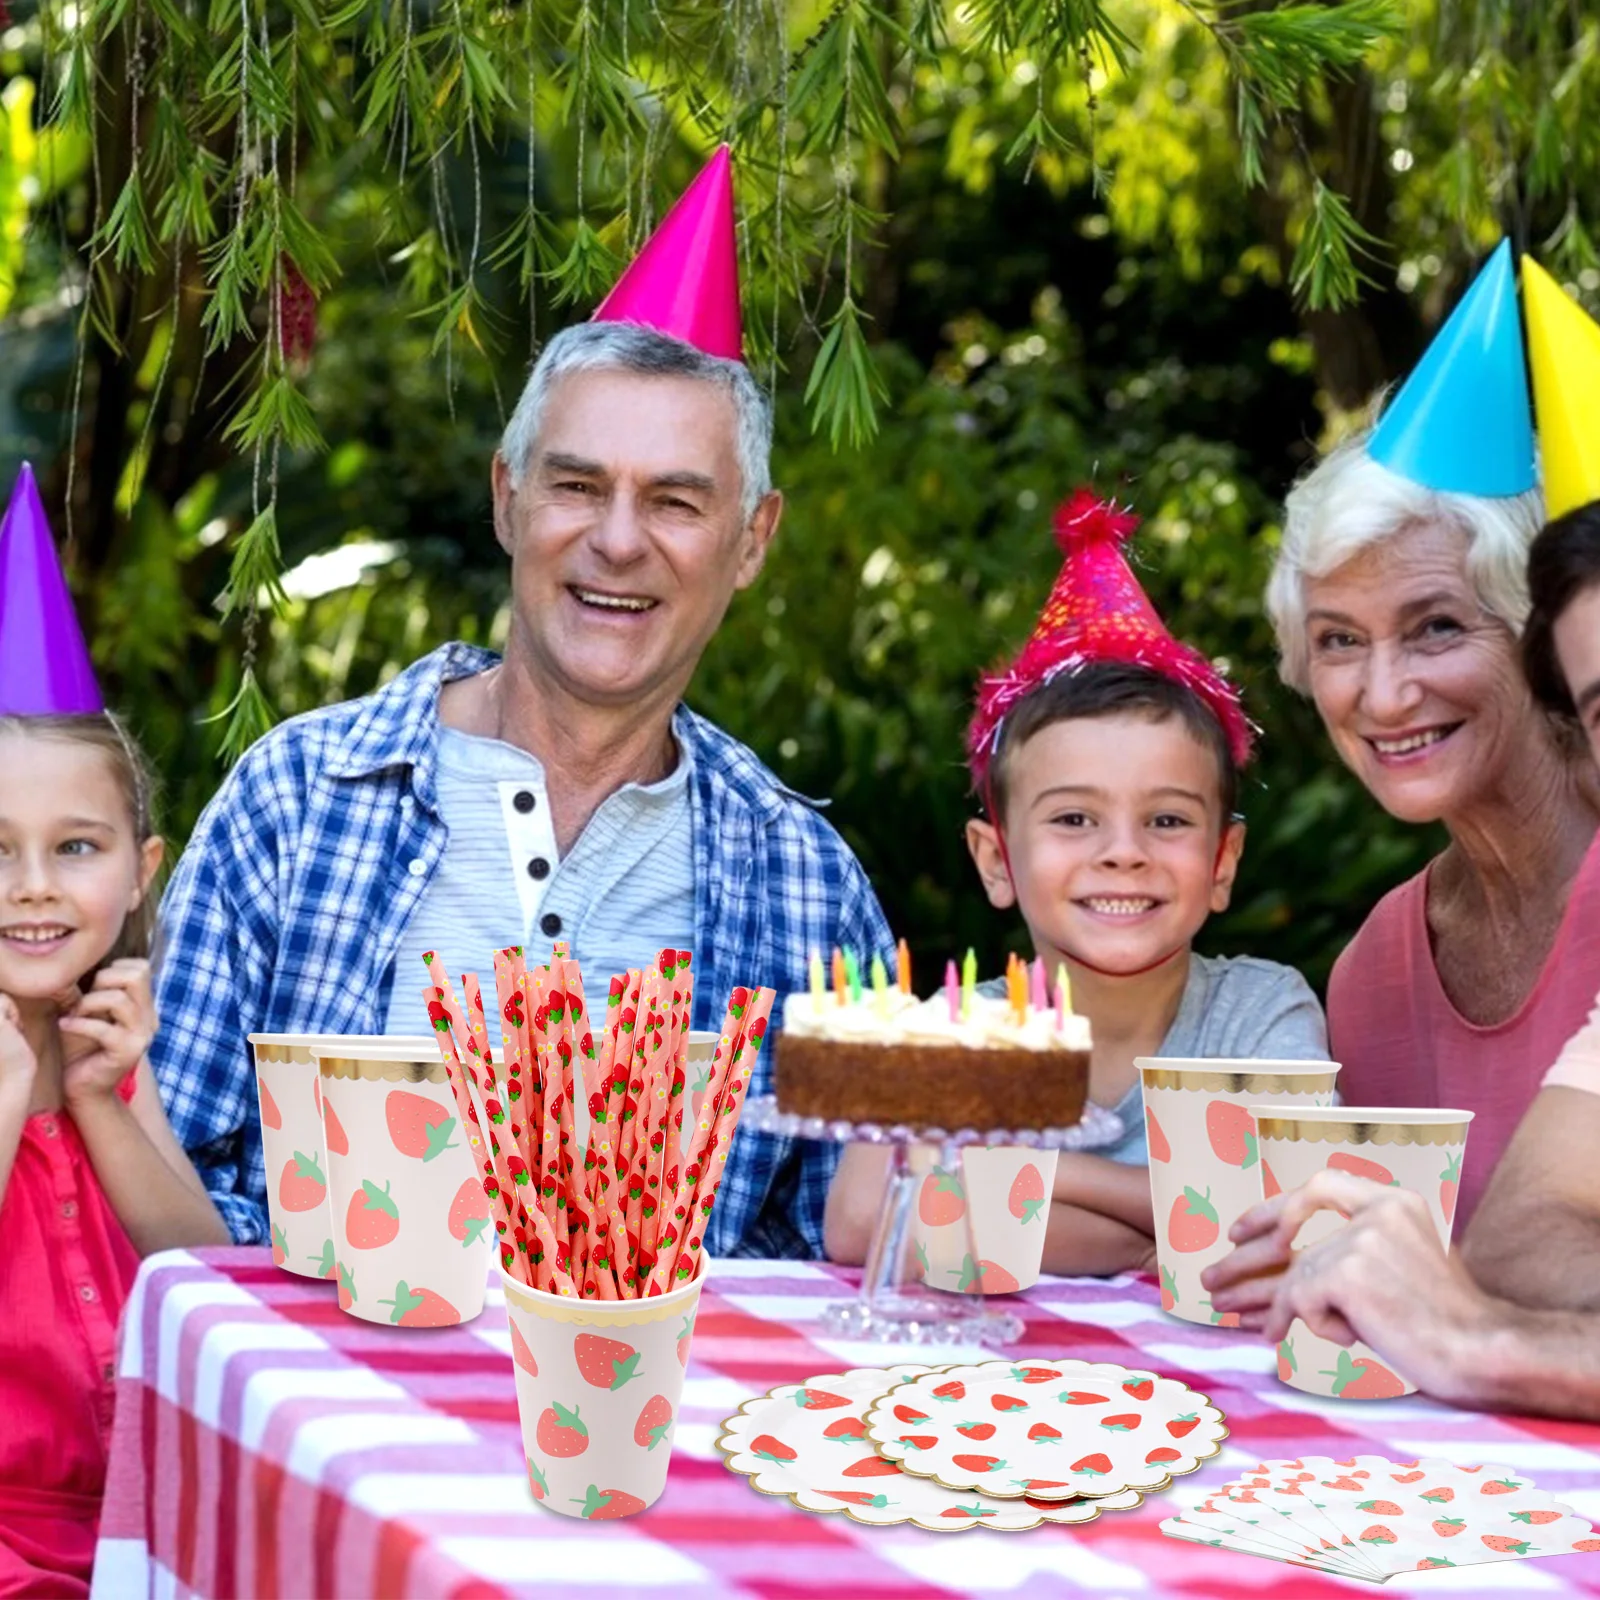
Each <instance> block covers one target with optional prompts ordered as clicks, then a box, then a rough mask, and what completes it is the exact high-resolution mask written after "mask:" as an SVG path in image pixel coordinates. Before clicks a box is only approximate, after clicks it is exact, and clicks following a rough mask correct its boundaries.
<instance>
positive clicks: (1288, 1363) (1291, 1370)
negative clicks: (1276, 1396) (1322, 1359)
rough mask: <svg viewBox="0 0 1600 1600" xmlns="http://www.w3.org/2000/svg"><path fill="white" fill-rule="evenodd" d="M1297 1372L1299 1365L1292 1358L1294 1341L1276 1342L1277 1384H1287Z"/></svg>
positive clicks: (1282, 1340) (1283, 1340)
mask: <svg viewBox="0 0 1600 1600" xmlns="http://www.w3.org/2000/svg"><path fill="white" fill-rule="evenodd" d="M1299 1370H1300V1363H1299V1362H1298V1361H1296V1360H1295V1358H1294V1340H1293V1339H1280V1340H1279V1341H1278V1380H1279V1382H1281V1383H1287V1382H1288V1381H1289V1380H1290V1379H1291V1378H1292V1377H1293V1376H1294V1375H1295V1373H1296V1372H1298V1371H1299Z"/></svg>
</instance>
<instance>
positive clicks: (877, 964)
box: [872, 956, 889, 1013]
mask: <svg viewBox="0 0 1600 1600" xmlns="http://www.w3.org/2000/svg"><path fill="white" fill-rule="evenodd" d="M872 999H873V1003H874V1004H875V1005H876V1006H877V1008H878V1010H879V1012H880V1013H884V1012H887V1011H888V1009H889V974H888V973H887V972H885V971H884V968H883V958H882V957H881V956H874V957H873V958H872Z"/></svg>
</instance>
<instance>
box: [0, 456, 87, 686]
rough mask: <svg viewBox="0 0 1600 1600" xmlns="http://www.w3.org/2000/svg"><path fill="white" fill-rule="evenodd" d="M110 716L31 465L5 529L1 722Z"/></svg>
mask: <svg viewBox="0 0 1600 1600" xmlns="http://www.w3.org/2000/svg"><path fill="white" fill-rule="evenodd" d="M104 710H105V702H104V701H103V700H102V699H101V698H100V686H99V685H98V684H97V683H96V682H95V677H94V668H93V667H91V666H90V665H89V652H88V650H87V649H86V648H85V647H84V643H83V633H82V631H81V630H80V629H79V627H78V617H77V613H76V612H74V610H73V609H72V596H71V595H70V594H68V593H67V580H66V579H65V578H64V577H62V575H61V562H60V561H59V559H58V558H57V556H56V546H55V541H54V540H53V539H52V538H51V537H50V524H49V523H48V522H47V521H46V520H45V515H44V506H43V505H42V504H41V503H40V501H39V486H38V485H37V484H36V483H35V482H34V481H33V468H32V467H30V466H28V465H27V464H26V463H24V464H23V468H22V472H21V474H20V476H19V477H18V478H17V483H16V487H15V488H14V489H13V490H12V491H11V504H10V505H9V506H7V508H6V519H5V521H4V522H0V716H21V717H49V716H93V715H95V714H96V713H97V712H101V711H104Z"/></svg>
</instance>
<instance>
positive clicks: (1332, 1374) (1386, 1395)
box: [1321, 1350, 1406, 1400]
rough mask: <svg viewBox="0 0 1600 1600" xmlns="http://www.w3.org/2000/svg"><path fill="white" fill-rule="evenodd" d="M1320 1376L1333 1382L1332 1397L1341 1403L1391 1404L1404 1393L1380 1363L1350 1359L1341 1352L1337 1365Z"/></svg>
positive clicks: (1399, 1383)
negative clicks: (1363, 1401) (1381, 1401)
mask: <svg viewBox="0 0 1600 1600" xmlns="http://www.w3.org/2000/svg"><path fill="white" fill-rule="evenodd" d="M1321 1375H1322V1376H1323V1377H1324V1378H1332V1379H1333V1393H1334V1396H1335V1398H1336V1399H1340V1400H1390V1399H1393V1398H1394V1396H1396V1395H1399V1394H1404V1393H1405V1389H1406V1386H1405V1384H1404V1383H1402V1382H1401V1381H1400V1379H1399V1378H1397V1377H1396V1376H1395V1375H1394V1373H1392V1372H1391V1371H1390V1370H1389V1369H1388V1368H1387V1367H1386V1366H1384V1365H1383V1363H1382V1362H1381V1361H1374V1360H1373V1359H1372V1357H1371V1356H1360V1357H1356V1356H1352V1355H1351V1354H1350V1352H1349V1351H1348V1350H1341V1351H1340V1352H1339V1360H1338V1365H1337V1366H1335V1367H1333V1368H1324V1369H1323V1370H1322V1374H1321Z"/></svg>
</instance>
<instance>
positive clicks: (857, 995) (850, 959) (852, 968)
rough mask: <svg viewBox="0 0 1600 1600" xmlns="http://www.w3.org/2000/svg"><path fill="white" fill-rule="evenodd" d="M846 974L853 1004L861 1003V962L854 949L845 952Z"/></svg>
mask: <svg viewBox="0 0 1600 1600" xmlns="http://www.w3.org/2000/svg"><path fill="white" fill-rule="evenodd" d="M844 976H845V982H846V983H848V984H849V985H850V1003H851V1005H860V1004H861V963H860V962H859V961H857V960H856V953H855V951H854V950H846V951H845V953H844Z"/></svg>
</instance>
